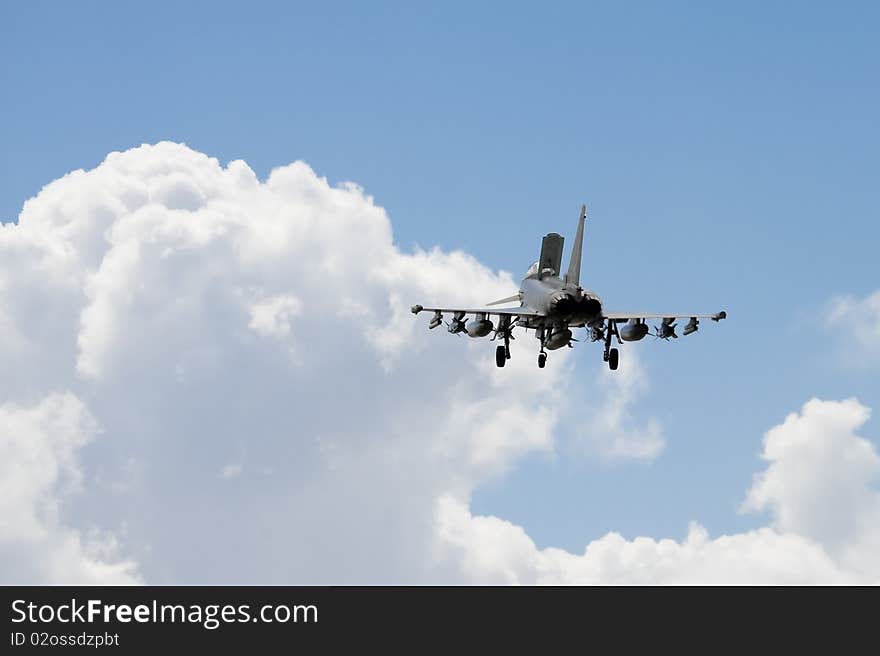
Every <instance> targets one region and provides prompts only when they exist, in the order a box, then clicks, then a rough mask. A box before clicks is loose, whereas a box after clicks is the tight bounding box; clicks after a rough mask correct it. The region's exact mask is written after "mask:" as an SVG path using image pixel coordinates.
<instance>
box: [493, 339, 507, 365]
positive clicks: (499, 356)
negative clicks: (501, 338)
mask: <svg viewBox="0 0 880 656" xmlns="http://www.w3.org/2000/svg"><path fill="white" fill-rule="evenodd" d="M505 362H507V349H505V348H504V344H499V345H498V346H496V347H495V364H496V365H498V366H499V367H503V366H504V363H505Z"/></svg>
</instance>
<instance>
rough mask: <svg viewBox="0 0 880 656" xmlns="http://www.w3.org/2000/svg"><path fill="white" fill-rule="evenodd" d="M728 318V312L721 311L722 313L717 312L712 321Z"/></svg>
mask: <svg viewBox="0 0 880 656" xmlns="http://www.w3.org/2000/svg"><path fill="white" fill-rule="evenodd" d="M726 318H727V312H725V311H724V310H721V312H716V313H715V314H713V315H712V321H721V320H722V319H726Z"/></svg>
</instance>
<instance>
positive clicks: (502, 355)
mask: <svg viewBox="0 0 880 656" xmlns="http://www.w3.org/2000/svg"><path fill="white" fill-rule="evenodd" d="M515 323H516V319H514V320H513V321H511V320H510V317H506V319H505V317H504V316H502V317H501V318H499V320H498V328H496V329H495V334H494V335H492V339H493V340H495V339H497V338H499V337H501V338H502V339H503V340H504V344H499V345H498V346H497V347H495V364H496V365H497V366H499V367H503V366H504V363H505V361H507V360H510V340H512V339H515V338H514V336H513V325H514V324H515Z"/></svg>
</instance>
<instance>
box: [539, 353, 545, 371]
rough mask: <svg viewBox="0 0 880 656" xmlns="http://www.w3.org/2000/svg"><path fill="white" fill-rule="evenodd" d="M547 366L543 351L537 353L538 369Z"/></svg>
mask: <svg viewBox="0 0 880 656" xmlns="http://www.w3.org/2000/svg"><path fill="white" fill-rule="evenodd" d="M546 364H547V354H546V353H544V351H541V352H540V353H538V369H543V368H544V367H545V366H546Z"/></svg>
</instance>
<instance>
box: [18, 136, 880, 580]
mask: <svg viewBox="0 0 880 656" xmlns="http://www.w3.org/2000/svg"><path fill="white" fill-rule="evenodd" d="M513 288H515V283H514V281H513V280H512V278H511V277H510V275H509V274H507V273H503V272H502V273H493V272H492V271H489V270H488V269H487V268H486V267H484V266H483V265H481V264H480V263H479V262H478V261H476V260H475V259H474V258H473V257H471V256H469V255H466V254H464V253H461V252H452V253H444V252H441V251H439V250H436V249H435V250H431V251H417V252H415V253H412V254H407V253H403V252H401V251H400V250H399V249H398V248H397V247H396V246H395V245H394V242H393V238H392V231H391V224H390V221H389V220H388V217H387V216H386V214H385V212H384V210H383V209H382V208H381V207H378V206H376V205H375V204H374V203H373V200H372V198H370V197H369V196H367V195H366V194H365V193H364V191H363V190H362V189H360V188H359V187H357V186H356V185H353V184H350V183H346V184H342V185H339V186H336V187H334V186H331V185H330V184H328V182H327V181H326V180H324V179H322V178H320V177H318V176H317V175H315V173H314V172H313V171H312V170H311V169H310V168H309V167H308V166H307V165H305V164H303V163H301V162H296V163H294V164H291V165H289V166H285V167H282V168H279V169H276V170H274V171H273V172H272V173H271V175H270V176H269V178H268V179H267V180H266V181H265V182H260V181H259V180H257V178H256V176H255V175H254V174H253V172H252V171H251V170H250V169H249V168H248V166H247V165H246V164H245V163H244V162H241V161H235V162H231V163H229V165H228V166H226V167H222V166H221V165H220V164H219V162H217V161H216V160H215V159H212V158H209V157H207V156H205V155H203V154H201V153H197V152H194V151H192V150H190V149H188V148H186V147H185V146H182V145H178V144H171V143H161V144H157V145H154V146H142V147H140V148H136V149H133V150H130V151H127V152H124V153H112V154H111V155H109V156H108V157H107V158H106V160H105V161H104V162H103V163H102V164H101V165H100V166H98V167H97V168H96V169H94V170H92V171H88V172H84V171H77V172H73V173H71V174H69V175H67V176H65V177H63V178H61V179H59V180H56V181H55V182H53V183H51V184H50V185H48V186H47V187H46V188H44V189H43V191H42V192H41V193H40V194H39V195H38V196H37V197H36V198H34V199H31V200H30V201H28V202H27V203H26V205H25V208H24V210H23V211H22V214H21V216H20V220H19V223H18V224H17V225H4V226H3V227H2V229H0V308H2V309H0V337H2V338H3V339H2V340H0V367H2V368H3V370H4V371H16V372H17V375H16V376H13V377H3V378H2V379H0V393H2V395H3V397H2V398H5V399H9V400H10V403H14V404H15V405H9V406H8V407H9V408H13V409H14V410H9V411H7V412H6V413H5V414H2V415H0V421H2V422H4V423H5V426H0V431H5V432H3V434H4V435H11V434H17V433H15V431H13V433H10V432H9V430H10V429H9V427H10V426H13V425H14V424H13V423H12V422H13V418H15V417H18V416H19V415H20V413H21V412H31V411H32V412H33V413H36V415H38V416H39V415H40V413H41V412H42V411H41V410H39V409H40V408H43V404H47V403H48V404H50V405H51V403H53V401H52V399H53V398H55V397H53V396H52V392H53V390H58V389H68V390H72V393H73V394H75V397H74V396H70V397H64V398H69V399H72V400H71V401H69V403H70V404H73V406H75V407H76V408H78V410H77V411H76V412H74V411H72V410H69V411H67V412H66V413H61V415H59V416H60V417H61V419H59V420H58V422H55V423H52V422H50V423H44V424H40V426H42V428H40V429H39V430H36V429H34V431H31V432H32V433H33V434H37V435H40V436H42V437H39V438H38V442H39V443H41V444H44V445H47V446H46V448H45V449H44V451H45V453H43V455H42V456H41V457H42V459H43V460H42V461H41V462H52V458H56V459H58V460H57V461H58V462H59V463H68V464H64V465H61V464H59V465H57V468H58V471H64V472H67V473H68V474H70V476H68V477H69V478H71V479H75V478H76V476H73V474H74V473H77V472H79V473H80V474H81V475H80V477H79V480H80V484H79V487H78V489H77V492H76V494H71V493H68V492H65V491H64V490H65V489H66V488H64V486H63V485H60V482H59V481H60V478H63V477H60V478H57V479H56V478H51V477H50V478H49V479H42V478H40V476H41V475H42V474H39V473H36V474H34V477H35V478H34V481H36V482H34V483H32V484H33V485H36V486H37V488H35V489H37V490H38V493H35V494H36V496H33V498H32V500H31V501H28V504H29V505H27V504H26V508H27V507H29V508H32V509H33V510H32V511H22V510H21V509H20V508H18V506H13V505H7V506H2V508H3V513H4V516H3V517H2V518H0V521H3V522H6V521H9V522H22V526H23V527H26V526H30V527H31V529H29V530H30V531H31V533H28V534H27V535H29V536H30V537H28V538H27V539H30V540H38V543H39V549H34V550H32V556H28V552H27V551H26V550H22V549H19V550H18V551H16V552H15V553H16V554H17V556H16V557H17V558H18V559H19V560H20V561H22V562H23V563H24V564H23V565H22V564H21V563H17V564H14V565H7V564H6V562H5V561H4V562H3V563H0V580H2V581H4V582H5V581H7V580H10V579H12V578H13V577H14V576H22V577H27V578H28V579H29V580H30V581H31V582H59V581H61V580H65V581H68V580H78V581H92V580H96V577H97V576H98V574H97V573H96V572H98V573H103V574H102V575H105V576H106V577H107V578H113V577H116V578H117V579H120V580H122V579H124V578H125V577H132V576H135V572H138V573H139V575H140V576H143V578H144V579H145V580H147V581H149V582H153V583H192V582H207V583H220V582H242V583H243V582H250V583H337V582H346V583H362V582H378V583H387V582H420V581H435V582H436V581H445V582H455V581H481V580H503V581H570V580H605V581H614V580H621V581H642V580H645V581H647V580H669V581H673V580H703V579H705V580H718V579H723V578H725V577H727V578H731V579H742V580H746V579H748V580H762V579H766V580H807V579H808V578H809V573H810V572H812V576H813V577H814V579H819V580H839V579H843V578H846V577H848V576H850V575H853V573H854V572H855V573H856V574H858V573H859V572H862V573H864V575H866V576H867V575H868V574H870V572H871V571H872V570H871V569H870V567H868V566H867V565H863V564H860V563H862V561H861V560H859V559H860V558H868V557H867V556H864V555H860V554H862V553H863V552H864V550H865V549H867V546H866V545H868V546H870V545H871V544H872V543H871V542H870V540H868V541H864V540H861V536H862V535H863V533H862V532H859V531H858V529H856V528H853V531H854V533H852V534H851V535H850V538H848V539H847V542H846V545H837V546H834V547H833V548H832V546H831V545H826V544H825V543H823V542H821V541H820V540H819V538H818V537H816V535H814V534H804V535H801V534H800V533H797V532H796V530H795V529H790V528H788V524H785V523H784V522H783V520H782V519H781V518H782V517H788V516H789V515H787V514H786V513H784V512H783V511H782V510H781V509H780V508H781V506H779V504H780V503H781V504H782V505H783V506H785V507H786V508H787V507H788V506H790V505H791V504H792V503H795V501H792V500H791V499H790V498H788V497H786V496H785V495H781V494H777V493H776V492H774V491H773V490H772V489H770V488H768V490H769V491H768V492H766V493H762V495H763V496H759V497H756V498H759V499H760V501H759V502H756V503H757V504H758V506H760V507H766V508H768V509H769V510H770V511H771V512H772V513H775V515H774V517H776V518H777V520H776V521H778V522H782V523H778V524H776V523H774V524H773V525H772V526H771V527H768V528H766V529H761V530H760V531H755V532H752V533H748V534H743V535H738V536H730V537H721V538H716V539H714V540H710V539H709V538H708V537H706V536H705V532H703V531H702V530H701V529H700V528H699V527H695V528H693V529H692V530H691V533H690V534H689V536H688V538H687V539H686V540H685V541H684V542H682V543H675V542H672V541H668V540H661V541H654V540H651V539H648V538H640V539H637V540H635V541H633V542H631V543H630V542H626V541H624V540H623V539H622V538H620V537H619V536H615V535H613V534H612V535H609V536H605V537H603V538H601V539H599V540H597V541H596V542H593V543H591V545H589V547H588V549H587V551H586V553H585V554H583V555H573V554H567V553H566V552H564V551H561V550H553V549H550V550H546V549H545V550H538V549H536V548H535V545H534V543H533V542H532V541H531V540H530V539H529V537H528V536H527V535H526V534H525V533H524V531H522V529H520V528H517V527H515V526H513V525H511V524H508V523H506V522H503V521H502V520H500V519H497V518H480V517H472V516H471V515H470V511H469V509H468V504H467V499H469V497H470V494H471V492H472V491H473V490H474V488H475V487H476V486H478V485H480V484H481V483H483V482H485V481H486V480H487V479H489V478H491V477H496V476H499V475H502V474H503V473H504V472H505V471H507V470H508V469H509V468H510V467H511V466H512V465H513V464H514V463H515V462H517V460H519V459H520V458H522V457H523V456H524V455H526V454H528V453H532V452H535V451H550V450H553V449H555V448H558V445H557V444H556V441H555V440H554V435H556V434H558V433H559V432H560V426H561V425H582V424H585V423H586V422H582V421H578V420H579V418H580V419H583V418H584V417H585V413H587V412H589V413H591V414H590V418H591V420H593V421H592V422H591V423H590V424H588V425H591V426H592V427H591V428H590V429H588V430H587V432H584V433H580V434H577V435H571V436H570V437H571V438H572V440H573V441H574V442H575V443H577V444H578V445H580V446H585V447H586V448H587V450H589V451H590V452H593V453H597V454H599V455H600V456H602V457H606V458H637V459H651V458H653V457H656V456H657V454H658V453H659V452H660V450H661V449H662V446H663V436H662V432H661V430H660V427H659V426H658V425H657V423H656V422H655V421H654V420H652V419H650V418H648V419H645V420H640V421H634V420H633V418H632V417H631V416H630V415H631V409H632V405H633V403H634V402H635V400H636V399H637V397H638V394H639V393H640V390H641V389H642V386H643V385H644V384H645V383H644V378H645V377H644V374H643V372H641V371H640V368H639V364H638V360H637V359H636V358H634V357H633V355H634V352H628V354H627V357H626V358H625V359H624V361H623V363H622V365H621V371H619V372H618V374H619V377H618V378H612V377H610V375H607V374H604V373H603V374H599V373H598V372H591V371H588V372H581V373H582V374H584V375H583V376H582V379H583V380H592V379H596V378H598V377H599V376H607V378H606V379H605V380H604V382H603V383H602V384H601V387H602V388H603V390H604V391H603V394H607V397H605V396H599V397H598V398H600V399H602V398H604V399H605V400H606V401H607V402H605V403H601V402H597V403H596V404H595V405H593V406H592V407H590V408H586V409H585V408H580V407H569V406H567V405H566V404H565V403H564V402H563V401H562V400H561V399H560V395H558V394H555V393H554V391H555V390H556V389H558V387H559V386H560V385H561V384H562V382H563V381H564V380H570V379H571V378H572V374H573V371H574V366H575V364H574V361H573V360H572V359H571V355H570V353H569V352H568V351H567V350H563V351H559V352H554V354H553V355H552V358H551V362H550V364H549V366H548V367H547V368H546V369H544V370H540V371H539V370H538V369H537V368H536V367H535V362H534V360H535V352H536V351H537V345H536V342H535V340H534V339H532V338H531V337H530V336H529V337H525V336H524V335H523V336H522V338H521V339H518V340H517V341H516V342H514V344H513V346H514V352H513V356H514V357H513V360H511V361H510V363H509V364H508V366H507V367H505V368H504V369H500V370H499V369H497V368H496V367H495V366H494V362H493V357H492V355H493V354H492V351H493V345H492V344H490V343H488V342H486V341H485V340H470V339H468V338H466V337H461V338H458V337H453V336H449V335H447V334H444V333H443V331H442V330H437V331H435V332H432V333H429V332H428V331H427V330H426V324H427V321H428V318H427V317H425V316H420V317H418V318H415V317H413V316H412V314H411V313H410V312H409V307H410V305H411V304H412V303H415V302H422V303H430V302H461V303H467V304H472V303H484V302H486V301H488V300H490V299H494V298H499V297H501V296H506V295H508V294H509V293H510V290H511V289H513ZM438 333H439V334H438ZM593 346H594V347H595V345H593ZM581 348H584V346H581ZM586 348H590V345H586ZM594 353H596V354H597V350H596V349H595V348H594ZM291 356H293V357H291ZM595 360H596V361H595V363H594V364H593V365H591V366H595V367H597V368H598V367H601V362H599V361H598V360H599V359H598V357H597V358H596V359H595ZM591 398H593V397H592V396H591ZM33 399H43V401H41V402H38V403H36V404H35V403H34V401H33ZM76 399H81V401H77V400H76ZM85 404H87V406H88V408H87V409H86V408H85ZM73 406H71V407H73ZM5 407H7V406H4V408H5ZM15 408H17V409H15ZM27 408H30V409H31V410H26V409H27ZM88 416H91V417H94V418H95V421H96V422H97V423H99V424H100V426H101V427H102V429H103V432H102V437H101V439H97V440H93V441H90V440H89V439H87V438H86V437H85V436H91V435H92V434H93V433H94V430H93V428H83V426H84V425H85V424H83V422H84V421H85V420H84V419H83V417H88ZM597 418H598V419H597ZM35 421H36V420H35ZM59 422H60V423H59ZM37 423H39V422H37ZM62 424H63V425H62ZM842 425H851V423H850V424H845V423H844V424H842ZM71 427H72V428H71ZM77 427H79V428H77ZM840 439H843V440H844V441H846V436H845V435H844V436H843V437H841V438H840ZM10 444H12V442H10ZM15 444H18V442H15ZM15 448H16V449H17V448H19V447H15ZM17 457H18V456H17ZM788 461H789V456H788V455H786V456H783V457H782V458H781V460H780V462H788ZM848 462H849V461H845V462H843V463H842V464H841V465H840V466H841V467H843V468H845V467H846V466H847V463H848ZM71 463H72V464H71ZM774 464H775V461H774ZM33 469H34V468H31V469H29V470H28V469H25V470H22V471H32V470H33ZM771 469H772V466H771ZM0 471H2V472H3V480H2V484H3V485H7V480H6V479H7V478H8V479H9V481H10V482H9V483H8V484H9V485H19V483H16V482H15V481H16V480H17V479H16V473H15V472H16V471H17V470H15V471H14V470H12V469H2V470H0ZM768 471H770V470H768ZM768 476H769V474H768ZM774 476H775V475H774ZM771 478H773V477H771ZM783 478H785V477H783ZM785 480H788V479H787V478H786V479H785ZM860 480H864V479H860ZM40 481H42V482H40ZM47 481H48V482H47ZM15 489H18V488H15ZM22 489H23V490H24V489H30V488H22ZM756 489H758V488H757V483H756ZM39 490H42V492H39ZM47 490H49V491H47ZM22 494H25V493H24V492H23V493H22ZM756 494H757V493H756ZM795 496H797V495H795ZM26 498H28V499H31V497H26ZM840 498H843V497H840ZM61 499H63V503H61V502H60V501H59V500H61ZM47 508H48V509H50V510H51V512H49V511H48V510H46V509H47ZM19 512H25V514H24V519H23V520H22V518H21V517H19V516H18V515H16V513H19ZM47 518H48V519H47ZM786 521H787V520H786ZM857 525H858V522H855V524H853V526H857ZM64 527H69V528H64ZM73 527H79V530H77V528H73ZM84 527H88V529H86V528H84ZM22 530H24V529H22ZM798 530H799V529H798ZM102 535H103V536H109V537H105V538H100V536H102ZM34 536H36V537H34ZM95 536H97V537H95ZM113 536H124V539H121V538H118V537H117V538H115V539H114V537H113ZM854 536H855V537H854ZM857 538H858V539H857ZM24 539H25V538H24V537H22V538H21V540H24ZM860 540H861V541H860ZM71 545H73V546H71ZM77 545H78V546H77ZM114 545H116V546H114ZM847 547H851V549H850V550H849V551H848V550H847ZM114 549H116V550H115V551H114ZM122 554H124V558H123V557H122ZM615 554H618V555H615ZM740 557H742V558H743V559H744V560H742V561H740V560H738V559H739V558H740ZM29 559H30V560H29ZM74 561H76V562H80V563H81V566H79V567H74V566H71V568H70V569H68V570H64V571H66V572H68V573H67V574H65V575H64V576H63V577H62V575H61V574H60V573H59V572H60V571H61V570H60V569H58V567H60V566H53V565H51V563H61V562H65V563H66V562H74ZM9 562H11V561H9ZM134 562H137V569H135V568H134V565H133V563H134ZM713 562H715V563H720V565H719V567H718V568H716V569H713V568H712V563H713ZM83 563H84V564H83ZM89 563H91V565H88V564H89ZM87 565H88V566H87ZM10 567H15V568H16V569H10ZM859 567H861V569H859ZM18 573H21V574H18ZM652 577H653V578H652ZM676 577H678V578H676Z"/></svg>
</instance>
